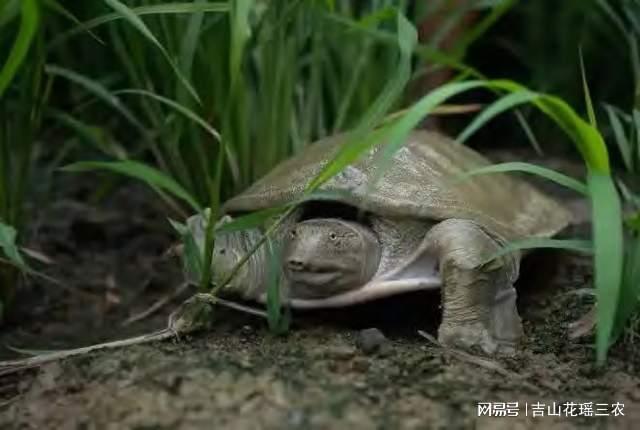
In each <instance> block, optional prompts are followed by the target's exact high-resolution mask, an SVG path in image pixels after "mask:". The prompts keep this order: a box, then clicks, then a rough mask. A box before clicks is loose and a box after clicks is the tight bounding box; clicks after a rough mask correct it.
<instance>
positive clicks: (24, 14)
mask: <svg viewBox="0 0 640 430" xmlns="http://www.w3.org/2000/svg"><path fill="white" fill-rule="evenodd" d="M20 12H21V13H20V29H19V30H18V36H17V37H16V40H15V41H14V43H13V46H12V47H11V51H9V56H8V57H7V59H6V61H5V63H4V65H3V66H2V69H0V99H1V98H2V96H3V95H4V92H5V91H6V89H7V88H8V87H9V84H10V83H11V81H12V80H13V78H14V76H15V75H16V73H18V70H19V69H20V66H21V65H22V62H23V61H24V59H25V57H26V56H27V53H28V52H29V47H30V46H31V42H32V41H33V38H34V37H35V35H36V32H37V31H38V23H39V21H40V10H39V7H38V2H37V1H36V0H23V1H22V7H21V9H20Z"/></svg>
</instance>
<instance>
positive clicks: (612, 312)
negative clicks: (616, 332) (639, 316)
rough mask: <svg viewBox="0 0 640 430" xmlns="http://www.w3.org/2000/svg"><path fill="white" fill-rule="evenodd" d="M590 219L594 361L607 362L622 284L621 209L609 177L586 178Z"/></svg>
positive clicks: (591, 175)
mask: <svg viewBox="0 0 640 430" xmlns="http://www.w3.org/2000/svg"><path fill="white" fill-rule="evenodd" d="M588 181H589V182H588V184H589V191H590V195H591V208H592V218H593V226H592V232H593V242H594V245H595V246H594V250H595V259H594V262H595V285H596V296H597V300H598V308H597V320H598V324H597V329H596V361H597V362H598V363H599V364H603V363H604V361H605V360H606V356H607V349H608V347H609V340H610V338H611V334H612V330H613V324H614V320H615V316H616V310H617V308H618V303H619V297H620V293H621V291H620V288H621V285H620V284H621V281H622V269H623V267H622V264H623V258H624V255H623V233H622V208H621V204H620V199H619V197H618V193H617V191H616V189H615V185H614V184H613V181H612V179H611V177H610V176H609V175H606V174H602V173H598V172H591V173H590V174H589V177H588Z"/></svg>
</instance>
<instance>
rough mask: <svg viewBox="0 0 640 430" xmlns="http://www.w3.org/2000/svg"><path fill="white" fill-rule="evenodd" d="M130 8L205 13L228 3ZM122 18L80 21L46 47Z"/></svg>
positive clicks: (225, 9)
mask: <svg viewBox="0 0 640 430" xmlns="http://www.w3.org/2000/svg"><path fill="white" fill-rule="evenodd" d="M130 10H131V11H132V12H133V13H134V14H135V15H138V16H143V15H174V14H190V13H196V12H205V13H216V12H218V13H224V12H228V11H229V4H228V3H227V2H225V3H204V4H193V3H164V4H157V5H147V6H139V7H133V8H130ZM121 19H124V16H123V15H122V14H120V13H109V14H106V15H102V16H99V17H96V18H93V19H91V20H89V21H86V22H83V23H80V24H79V25H78V26H77V27H74V28H72V29H71V30H69V31H68V32H65V33H62V34H60V35H58V36H56V37H55V38H54V39H53V40H52V41H51V43H50V44H49V47H48V49H53V48H56V47H57V46H59V45H60V44H61V43H64V42H65V41H66V40H67V39H69V38H70V37H72V36H74V35H76V34H80V33H83V32H86V31H90V30H91V29H93V28H96V27H98V26H101V25H104V24H108V23H110V22H114V21H117V20H121Z"/></svg>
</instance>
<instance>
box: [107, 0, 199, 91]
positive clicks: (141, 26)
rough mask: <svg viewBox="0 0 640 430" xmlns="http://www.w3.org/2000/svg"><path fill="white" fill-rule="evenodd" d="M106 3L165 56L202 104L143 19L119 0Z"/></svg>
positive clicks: (186, 86)
mask: <svg viewBox="0 0 640 430" xmlns="http://www.w3.org/2000/svg"><path fill="white" fill-rule="evenodd" d="M104 2H105V3H107V4H108V5H109V6H110V7H111V8H112V9H113V10H114V11H116V12H117V13H119V14H121V15H122V17H123V18H124V19H125V20H126V21H127V22H128V23H129V24H131V25H132V26H133V27H134V28H135V29H136V30H138V31H139V32H140V34H142V35H143V36H144V37H145V38H146V39H147V40H149V41H150V42H151V43H153V44H154V45H155V46H156V47H157V48H158V49H159V50H160V52H161V53H162V55H164V57H165V58H166V59H167V62H168V63H169V65H170V66H171V68H172V69H173V71H174V73H175V74H176V76H177V78H178V79H179V80H180V82H181V83H182V85H184V87H185V88H186V90H187V91H188V92H189V94H191V95H192V96H193V98H194V99H195V100H196V101H197V102H198V103H201V101H200V96H198V93H197V92H196V90H195V89H194V88H193V86H192V85H191V82H189V80H188V79H187V78H186V76H184V74H183V73H182V72H181V71H180V69H179V68H178V66H177V65H176V63H175V61H173V58H171V55H170V54H169V52H168V51H167V50H166V49H165V47H164V46H163V45H162V44H161V43H160V41H159V40H158V39H157V38H156V37H155V36H154V35H153V33H152V32H151V30H149V28H148V27H147V26H146V25H145V23H144V22H143V21H142V19H140V17H139V16H138V15H136V13H135V12H134V11H132V10H131V8H129V7H128V6H127V5H125V4H124V3H122V2H120V1H119V0H104Z"/></svg>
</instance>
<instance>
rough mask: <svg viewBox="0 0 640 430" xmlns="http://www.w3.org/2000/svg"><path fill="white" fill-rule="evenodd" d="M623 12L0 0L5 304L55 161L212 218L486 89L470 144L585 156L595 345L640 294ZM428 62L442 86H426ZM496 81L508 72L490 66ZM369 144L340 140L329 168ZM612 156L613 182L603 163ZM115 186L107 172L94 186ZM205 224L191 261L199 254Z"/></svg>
mask: <svg viewBox="0 0 640 430" xmlns="http://www.w3.org/2000/svg"><path fill="white" fill-rule="evenodd" d="M470 16H471V17H474V19H469V17H470ZM405 17H406V19H405ZM638 17H640V1H638V0H567V1H564V2H561V3H559V2H556V1H552V0H538V1H535V2H530V1H515V0H514V1H510V0H502V1H501V0H484V1H475V2H473V1H469V2H464V1H462V2H455V4H451V3H450V1H449V0H442V1H433V2H427V1H425V2H408V1H407V2H403V1H390V0H368V1H360V2H346V1H329V0H327V1H320V0H315V1H312V0H310V1H301V0H293V1H284V0H272V1H265V0H262V1H259V0H255V1H250V0H238V1H229V2H222V1H218V2H214V1H205V0H194V1H189V2H187V1H184V2H178V3H167V2H163V1H159V0H158V1H151V0H146V1H145V0H135V1H126V2H125V1H120V0H93V1H83V2H62V1H56V0H5V1H3V2H1V3H0V65H2V66H1V67H2V68H1V69H0V247H1V251H0V253H1V254H2V260H0V292H1V293H2V298H1V299H0V300H1V303H2V304H3V306H4V309H5V310H6V309H8V308H9V307H10V305H11V301H12V298H13V296H14V294H15V288H16V286H17V285H18V284H19V282H20V277H19V273H20V271H22V272H25V271H28V270H30V269H29V268H28V266H27V263H26V262H25V260H24V257H23V254H22V253H21V250H20V246H22V245H23V244H24V243H26V242H27V237H26V235H27V232H28V231H29V220H30V217H31V216H32V215H33V214H29V213H28V211H26V210H25V209H26V208H27V205H26V203H27V202H28V201H33V200H34V199H36V198H37V199H40V198H44V199H47V198H51V196H53V195H55V194H53V193H51V192H50V187H51V184H52V183H55V182H54V181H53V179H52V172H54V171H56V169H58V168H59V167H61V166H63V165H66V168H65V169H66V170H67V171H85V170H96V169H100V170H106V171H111V172H115V173H120V174H125V175H128V176H130V177H134V178H137V179H139V180H142V181H144V182H146V183H147V184H148V185H150V186H151V187H153V188H154V189H155V190H156V191H158V193H159V196H160V197H161V198H162V199H163V200H164V201H165V202H166V203H167V213H168V214H170V215H172V216H180V217H185V216H186V215H188V214H190V213H192V212H194V211H200V210H202V208H203V207H210V208H211V209H212V213H213V216H212V217H213V219H215V218H216V216H217V208H218V207H219V204H220V202H221V201H223V200H224V199H226V198H228V197H229V196H231V195H233V194H235V193H237V192H239V191H240V190H242V189H243V188H244V187H246V186H247V185H248V184H250V183H251V182H253V181H254V180H255V179H256V178H259V177H260V176H261V175H263V174H264V173H265V172H267V171H268V170H270V169H271V167H273V166H274V165H275V164H277V163H278V162H279V161H280V160H282V159H284V158H286V157H287V156H289V155H290V154H292V153H294V152H296V151H297V150H299V149H300V148H301V147H302V146H304V145H306V144H308V143H309V142H311V141H313V140H315V139H317V138H319V137H322V136H325V135H328V134H332V133H336V132H339V131H344V130H348V129H355V130H356V131H358V132H359V134H358V133H356V136H360V138H361V139H362V140H363V141H365V140H366V139H365V136H366V135H367V134H368V133H369V132H370V131H371V130H372V129H373V128H374V127H375V126H377V125H378V124H380V122H381V121H383V120H385V117H386V116H387V115H388V114H390V113H391V112H393V111H396V110H398V109H402V108H410V109H409V110H408V111H405V112H404V113H403V114H401V115H400V116H395V117H393V118H394V119H393V120H391V121H390V122H389V123H387V125H388V128H385V130H387V131H388V133H390V134H389V136H391V137H392V141H394V142H396V143H397V144H399V142H401V137H402V135H403V133H404V131H405V129H406V127H407V126H408V124H409V125H412V126H418V125H420V124H421V123H422V121H424V118H425V117H426V115H427V114H428V113H429V112H431V111H432V110H433V109H434V108H436V107H437V106H438V105H440V104H441V103H443V102H445V101H446V100H448V99H449V96H454V95H455V96H456V97H455V98H454V99H452V100H454V101H456V100H463V101H472V102H475V101H482V102H484V103H493V101H494V100H495V99H496V96H497V97H498V100H499V101H500V100H502V102H501V103H502V104H501V105H498V104H497V103H498V102H496V104H495V105H493V106H494V111H493V112H492V114H491V115H488V114H487V115H486V116H485V117H484V118H483V117H478V120H477V122H475V123H472V124H475V125H474V126H473V127H474V129H473V130H472V129H471V127H470V128H467V129H466V130H467V132H468V134H469V135H470V134H471V132H475V131H477V130H478V129H479V128H485V133H491V134H490V135H487V134H485V135H484V136H489V138H487V139H482V138H481V139H480V140H479V141H480V142H482V141H483V140H487V141H489V142H491V141H494V139H493V138H491V137H490V136H495V133H496V132H495V130H496V127H499V136H500V137H501V140H503V141H504V142H519V141H522V142H523V144H524V142H526V136H527V133H530V134H531V133H532V134H533V135H535V136H537V141H538V142H540V146H541V148H542V149H543V150H544V151H558V150H560V151H564V152H568V151H571V150H572V149H571V148H572V142H573V144H574V145H575V147H577V148H578V153H580V154H581V155H582V157H583V159H584V160H585V163H586V165H587V168H588V170H589V175H590V176H589V177H588V181H587V183H586V184H585V189H588V191H587V196H588V197H590V198H591V200H592V203H593V209H594V212H593V214H594V217H595V218H596V221H598V222H596V223H595V224H594V232H593V233H594V237H593V240H594V242H593V249H592V250H593V252H594V255H595V260H596V284H597V285H596V286H597V289H598V299H599V301H600V302H601V306H600V307H599V311H598V312H599V322H600V324H599V330H600V331H599V334H598V336H599V337H598V339H599V340H598V345H599V346H598V347H599V351H603V350H606V347H607V345H608V342H609V339H610V338H611V336H614V337H615V335H616V333H620V331H621V330H622V329H621V328H620V327H623V326H624V321H626V318H627V317H628V316H629V315H630V314H631V313H633V311H634V310H635V309H636V308H637V297H638V292H637V285H640V282H638V276H640V275H639V274H638V271H637V270H634V269H632V268H633V267H637V266H640V263H638V264H635V266H634V261H637V259H638V255H640V252H639V251H638V240H637V224H638V221H637V219H638V216H637V215H636V214H637V211H638V210H639V207H638V203H637V202H638V200H637V194H636V193H637V191H638V190H637V183H638V181H637V174H638V172H639V171H640V134H639V130H640V126H639V125H640V113H639V112H640V110H639V109H640V105H639V103H640V61H639V60H638V35H639V32H640V18H638ZM426 22H431V23H432V27H434V28H435V30H434V29H432V31H431V32H426V34H425V32H424V31H421V33H422V37H421V38H420V41H419V42H418V41H416V40H415V37H416V31H417V30H424V23H426ZM434 22H435V26H434V25H433V23H434ZM454 32H455V33H457V37H455V38H451V37H449V38H448V36H450V35H451V34H452V33H454ZM579 49H581V50H582V53H583V58H584V70H585V73H584V77H585V80H586V82H588V86H587V85H585V82H583V77H582V74H581V69H580V56H579ZM447 71H449V72H450V73H449V74H446V72H447ZM443 72H445V75H444V76H446V77H447V78H448V80H450V81H451V83H450V84H448V85H445V86H442V87H439V88H438V89H437V90H436V91H435V92H432V93H429V94H427V95H426V96H424V94H425V93H426V92H428V91H429V90H433V88H432V87H433V85H434V84H433V82H436V83H439V82H438V81H437V80H433V79H431V78H433V77H434V76H435V75H436V74H438V73H440V74H442V73H443ZM469 78H472V79H476V80H477V81H468V80H467V79H469ZM502 78H504V79H508V80H509V81H495V80H490V79H502ZM465 80H466V81H465ZM473 82H476V83H473ZM514 82H518V83H519V84H520V85H516V84H515V83H514ZM456 85H458V86H456ZM460 85H462V86H460ZM437 91H440V92H439V93H438V92H437ZM463 93H464V94H463ZM445 94H446V95H447V96H446V97H445ZM546 94H552V95H554V96H557V97H558V98H554V97H550V96H546ZM585 94H588V95H589V96H590V97H588V98H587V101H588V102H587V103H585V102H584V100H585ZM423 96H424V98H423ZM427 97H429V98H427ZM509 97H510V98H509ZM504 100H506V101H504ZM414 102H417V104H414ZM590 106H591V107H592V109H589V107H590ZM512 107H518V108H519V115H520V117H519V120H518V116H516V115H502V116H501V117H500V118H499V119H498V121H497V122H493V123H492V124H488V126H487V127H485V125H487V121H488V120H489V119H490V118H493V117H494V116H496V115H497V114H498V113H500V112H504V111H507V110H509V109H508V108H512ZM574 110H575V111H574ZM540 111H542V112H543V113H545V114H546V115H540V114H539V113H540ZM576 111H577V112H578V113H579V114H577V113H576ZM563 115H564V116H563ZM549 118H551V120H552V121H549ZM582 118H589V121H584V120H582ZM386 121H389V120H388V118H387V119H386ZM460 122H461V123H460V124H458V125H459V126H460V127H466V126H467V124H468V122H469V119H468V118H467V117H463V118H462V120H460ZM554 122H555V123H556V124H557V125H560V127H559V128H558V127H551V125H553V123H554ZM559 131H560V132H559ZM463 134H464V133H463ZM482 136H483V135H481V137H482ZM567 137H568V138H567ZM529 138H531V135H530V136H529ZM534 141H535V140H534ZM548 142H553V144H550V143H548ZM603 142H606V143H607V145H608V148H607V147H605V146H604V145H603ZM355 143H357V142H355ZM397 144H396V145H395V146H397ZM507 144H509V143H507ZM356 146H357V145H356ZM366 146H367V145H362V144H361V145H359V146H357V148H355V149H353V148H352V150H351V151H349V148H351V146H349V145H347V147H346V148H347V149H345V153H344V154H343V157H342V159H341V160H336V163H334V164H332V165H331V166H329V167H328V168H327V171H326V172H325V178H324V179H326V177H327V175H329V174H330V173H331V172H332V171H336V170H339V168H340V167H341V166H343V165H344V164H345V162H346V161H348V160H351V159H353V157H356V156H357V155H358V154H359V152H360V151H362V150H363V149H364V148H365V147H366ZM393 146H394V145H390V147H393ZM609 158H611V159H612V164H613V166H614V167H615V168H614V170H613V171H614V172H615V171H617V170H616V169H618V170H619V171H626V172H627V175H626V176H624V178H618V177H617V176H612V175H611V169H610V163H609ZM629 175H630V176H629ZM321 182H322V178H319V180H318V181H317V182H316V185H319V184H320V183H321ZM634 182H635V183H634ZM35 183H38V184H44V187H43V186H39V187H34V184H35ZM614 183H615V184H616V185H617V187H618V188H616V187H615V186H614ZM118 184H119V182H118V181H117V180H116V179H115V176H111V175H108V176H105V177H104V179H103V182H102V184H99V185H97V186H96V194H95V195H94V196H93V198H94V199H97V198H100V197H101V196H103V195H104V194H105V193H107V192H108V191H109V190H111V189H113V188H114V187H117V186H118ZM595 188H597V190H596V189H595ZM43 189H44V190H45V192H42V190H43ZM616 189H618V190H620V192H621V196H622V199H623V203H624V205H625V207H628V208H631V209H630V213H629V215H628V216H627V218H626V220H627V223H626V224H625V225H626V226H627V227H626V230H625V233H624V234H626V235H627V236H628V237H630V238H635V240H631V239H630V240H624V241H623V239H622V237H618V233H616V231H617V230H616V225H618V224H619V225H620V234H622V233H621V231H622V230H621V229H622V221H623V215H622V212H621V209H619V208H618V206H619V205H620V204H619V203H618V202H619V199H618V192H617V191H616ZM607 208H608V209H607ZM634 222H635V224H634ZM211 224H212V227H211V228H210V229H209V230H208V240H207V247H206V252H205V257H204V258H205V260H203V261H208V260H207V256H209V255H210V252H212V247H213V239H214V235H213V229H214V227H213V223H211ZM605 225H606V226H608V227H606V228H605V227H603V226H605ZM634 226H635V227H634ZM634 228H636V230H635V232H634ZM612 229H613V230H612ZM611 231H614V233H611ZM607 232H608V233H607ZM622 255H625V263H624V266H623V264H622ZM618 257H619V260H620V261H614V260H615V259H616V258H618ZM204 266H205V270H204V273H203V276H202V285H208V280H209V277H210V273H208V271H209V269H208V268H207V267H206V265H204ZM607 267H608V269H606V268H607ZM619 297H621V298H626V299H624V300H618V298H619ZM602 303H603V304H602ZM619 304H624V305H625V308H624V309H618V307H619ZM614 326H615V328H616V330H614V329H613V328H612V327H614ZM601 357H602V353H601Z"/></svg>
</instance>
